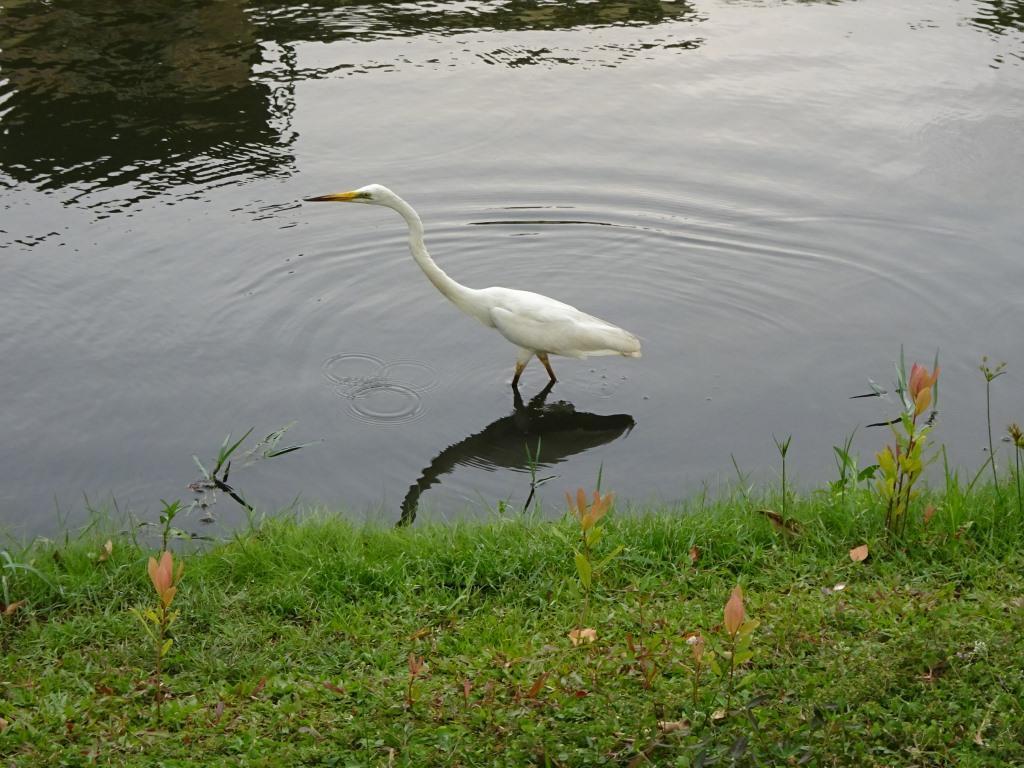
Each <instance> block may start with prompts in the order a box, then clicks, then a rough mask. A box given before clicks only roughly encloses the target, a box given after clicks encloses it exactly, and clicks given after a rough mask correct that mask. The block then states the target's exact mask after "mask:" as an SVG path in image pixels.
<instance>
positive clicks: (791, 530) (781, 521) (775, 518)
mask: <svg viewBox="0 0 1024 768" xmlns="http://www.w3.org/2000/svg"><path fill="white" fill-rule="evenodd" d="M757 511H758V513H759V514H762V515H764V516H765V517H767V518H768V522H769V523H771V524H772V528H774V529H775V530H776V531H781V532H782V533H785V534H786V535H788V536H796V535H797V534H798V533H800V523H798V522H797V521H796V520H787V519H786V518H785V517H783V516H782V515H780V514H779V513H778V512H776V511H775V510H774V509H759V510H757Z"/></svg>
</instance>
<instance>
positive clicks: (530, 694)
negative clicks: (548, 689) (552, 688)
mask: <svg viewBox="0 0 1024 768" xmlns="http://www.w3.org/2000/svg"><path fill="white" fill-rule="evenodd" d="M547 679H548V673H547V672H541V673H540V676H539V677H538V678H537V679H536V680H534V681H533V685H531V686H530V690H528V691H527V692H526V698H528V699H536V698H537V695H538V694H539V693H540V692H541V689H543V688H544V683H545V682H547Z"/></svg>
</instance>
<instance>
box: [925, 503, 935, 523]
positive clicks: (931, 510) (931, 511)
mask: <svg viewBox="0 0 1024 768" xmlns="http://www.w3.org/2000/svg"><path fill="white" fill-rule="evenodd" d="M933 517H935V507H933V506H932V505H931V504H929V505H928V506H927V507H925V508H924V524H925V525H928V523H930V522H931V521H932V518H933Z"/></svg>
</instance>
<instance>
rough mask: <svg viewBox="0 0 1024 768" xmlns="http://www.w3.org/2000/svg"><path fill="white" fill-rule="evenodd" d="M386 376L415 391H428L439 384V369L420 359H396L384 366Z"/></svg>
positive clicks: (387, 378) (389, 379)
mask: <svg viewBox="0 0 1024 768" xmlns="http://www.w3.org/2000/svg"><path fill="white" fill-rule="evenodd" d="M384 378H385V379H386V380H387V381H388V383H391V382H401V386H403V387H407V388H408V389H411V390H412V391H413V392H426V391H428V390H431V389H433V388H434V387H436V386H437V382H438V377H437V371H435V370H434V368H433V367H431V366H430V365H428V364H427V363H422V362H420V361H419V360H395V361H393V362H390V363H388V364H387V365H385V366H384Z"/></svg>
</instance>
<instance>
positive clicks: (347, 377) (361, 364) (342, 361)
mask: <svg viewBox="0 0 1024 768" xmlns="http://www.w3.org/2000/svg"><path fill="white" fill-rule="evenodd" d="M322 368H323V372H324V376H326V377H327V380H328V381H331V382H333V383H334V384H337V385H338V387H337V390H338V394H339V395H341V396H342V397H348V398H355V397H363V396H364V395H365V394H367V393H368V392H372V391H373V390H374V389H377V388H379V387H381V386H384V385H386V384H387V381H386V379H385V374H384V368H385V364H384V361H383V360H381V359H380V358H379V357H374V356H373V355H366V354H362V353H358V352H354V353H351V354H342V355H334V356H333V357H329V358H327V359H326V360H324V363H323V366H322Z"/></svg>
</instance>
